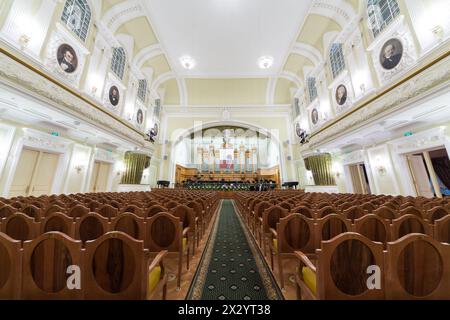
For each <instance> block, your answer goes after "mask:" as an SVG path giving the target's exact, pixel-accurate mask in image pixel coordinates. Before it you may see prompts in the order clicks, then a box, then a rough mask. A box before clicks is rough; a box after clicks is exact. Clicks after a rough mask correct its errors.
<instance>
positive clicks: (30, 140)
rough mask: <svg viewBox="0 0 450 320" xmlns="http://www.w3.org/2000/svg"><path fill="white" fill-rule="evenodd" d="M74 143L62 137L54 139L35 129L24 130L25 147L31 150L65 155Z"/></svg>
mask: <svg viewBox="0 0 450 320" xmlns="http://www.w3.org/2000/svg"><path fill="white" fill-rule="evenodd" d="M72 143H73V142H72V141H70V140H66V139H64V138H61V137H54V136H51V135H49V134H46V133H43V132H40V131H37V130H33V129H24V139H23V145H24V146H27V147H30V148H34V149H38V150H47V151H53V152H56V153H65V152H66V151H67V149H68V147H69V145H71V144H72Z"/></svg>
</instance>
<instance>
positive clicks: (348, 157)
mask: <svg viewBox="0 0 450 320" xmlns="http://www.w3.org/2000/svg"><path fill="white" fill-rule="evenodd" d="M360 162H364V151H363V150H356V151H353V152H350V153H347V154H344V155H342V164H343V165H349V164H355V163H360Z"/></svg>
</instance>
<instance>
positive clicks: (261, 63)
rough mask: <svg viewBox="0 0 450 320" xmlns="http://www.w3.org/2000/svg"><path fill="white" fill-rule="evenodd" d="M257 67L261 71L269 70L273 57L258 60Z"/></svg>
mask: <svg viewBox="0 0 450 320" xmlns="http://www.w3.org/2000/svg"><path fill="white" fill-rule="evenodd" d="M258 65H259V67H260V68H261V69H269V68H270V67H271V66H272V65H273V57H271V56H263V57H261V58H259V60H258Z"/></svg>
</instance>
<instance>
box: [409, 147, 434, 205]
mask: <svg viewBox="0 0 450 320" xmlns="http://www.w3.org/2000/svg"><path fill="white" fill-rule="evenodd" d="M408 164H409V168H410V171H411V176H412V178H413V182H414V188H415V190H416V193H417V196H423V197H428V198H432V197H434V193H433V189H432V188H431V183H430V179H429V176H428V172H427V168H426V166H425V163H424V160H423V156H422V155H409V156H408Z"/></svg>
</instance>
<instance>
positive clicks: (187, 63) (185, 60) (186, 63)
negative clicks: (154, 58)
mask: <svg viewBox="0 0 450 320" xmlns="http://www.w3.org/2000/svg"><path fill="white" fill-rule="evenodd" d="M180 63H181V65H182V66H183V68H185V69H188V70H191V69H193V68H194V67H195V60H194V59H193V58H191V57H189V56H184V57H181V58H180Z"/></svg>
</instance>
